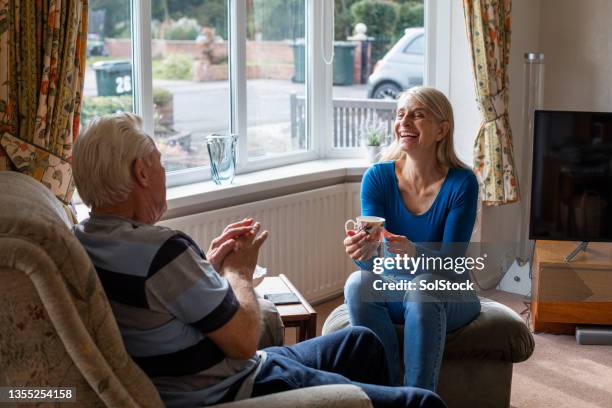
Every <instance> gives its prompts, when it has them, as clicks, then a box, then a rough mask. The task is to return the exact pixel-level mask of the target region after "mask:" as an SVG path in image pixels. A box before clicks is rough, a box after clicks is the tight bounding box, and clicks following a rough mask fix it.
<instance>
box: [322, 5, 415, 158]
mask: <svg viewBox="0 0 612 408" xmlns="http://www.w3.org/2000/svg"><path fill="white" fill-rule="evenodd" d="M424 21H425V7H424V4H423V1H410V2H404V1H388V2H350V1H347V2H337V4H336V9H335V42H334V55H335V56H334V63H333V71H334V74H333V83H334V87H333V102H332V104H333V108H332V109H333V134H332V138H331V139H332V140H331V143H330V144H331V148H332V149H335V150H336V151H345V152H350V151H353V152H354V151H355V148H357V147H360V146H363V145H374V146H380V145H384V144H386V143H389V141H390V140H391V138H392V132H393V121H394V117H395V115H394V113H395V99H396V98H397V96H398V95H399V94H400V92H401V91H402V90H405V89H407V88H410V87H411V86H415V85H421V84H423V76H424V72H425V70H424V58H423V55H422V54H423V49H424V28H423V27H424ZM419 47H420V55H411V54H419ZM406 52H409V53H410V54H406ZM349 154H355V153H349Z"/></svg>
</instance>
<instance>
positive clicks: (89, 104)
mask: <svg viewBox="0 0 612 408" xmlns="http://www.w3.org/2000/svg"><path fill="white" fill-rule="evenodd" d="M131 111H132V96H131V95H121V96H85V97H84V98H83V103H82V105H81V123H82V124H83V125H87V123H89V121H90V120H92V119H93V118H94V117H97V116H102V115H109V114H111V113H117V112H131Z"/></svg>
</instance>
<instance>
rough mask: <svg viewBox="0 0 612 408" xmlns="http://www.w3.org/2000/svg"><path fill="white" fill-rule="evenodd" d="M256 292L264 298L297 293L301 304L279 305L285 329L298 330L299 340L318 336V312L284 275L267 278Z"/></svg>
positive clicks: (258, 286)
mask: <svg viewBox="0 0 612 408" xmlns="http://www.w3.org/2000/svg"><path fill="white" fill-rule="evenodd" d="M255 291H256V292H257V293H258V294H259V295H261V296H263V295H265V294H270V293H288V292H291V293H295V295H296V296H297V297H298V299H299V301H300V302H299V303H294V304H290V305H278V306H277V308H278V312H279V314H280V317H281V319H282V321H283V324H284V325H285V327H296V328H297V340H298V341H304V340H308V339H312V338H313V337H316V335H317V312H316V311H315V310H314V309H313V308H312V306H310V303H308V301H307V300H306V299H304V296H302V294H301V293H300V292H299V291H298V290H297V289H296V288H295V286H293V284H292V283H291V281H289V279H288V278H287V277H286V276H285V275H283V274H280V275H278V276H270V277H265V278H264V279H263V281H262V282H261V283H260V284H259V285H257V287H256V288H255Z"/></svg>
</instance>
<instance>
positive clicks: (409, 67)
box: [368, 27, 425, 99]
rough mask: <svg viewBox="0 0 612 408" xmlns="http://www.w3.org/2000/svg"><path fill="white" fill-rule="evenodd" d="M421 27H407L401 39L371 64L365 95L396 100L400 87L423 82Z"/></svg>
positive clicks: (423, 49) (423, 65) (423, 39)
mask: <svg viewBox="0 0 612 408" xmlns="http://www.w3.org/2000/svg"><path fill="white" fill-rule="evenodd" d="M424 53H425V30H424V29H423V27H415V28H407V29H406V30H405V32H404V35H403V36H402V38H400V39H399V41H398V42H397V43H396V44H395V45H394V46H393V48H391V49H390V50H389V52H387V53H386V54H385V56H384V57H383V58H382V59H381V60H379V61H378V62H377V63H376V65H375V66H374V69H373V72H372V75H370V76H369V78H368V98H374V99H396V98H397V95H398V94H399V93H400V92H401V91H403V90H404V89H408V88H410V87H412V86H416V85H422V84H423V70H424V67H425V64H424Z"/></svg>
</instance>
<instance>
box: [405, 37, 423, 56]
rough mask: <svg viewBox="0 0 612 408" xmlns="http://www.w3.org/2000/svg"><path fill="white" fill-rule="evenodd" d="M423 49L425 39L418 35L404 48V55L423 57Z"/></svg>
mask: <svg viewBox="0 0 612 408" xmlns="http://www.w3.org/2000/svg"><path fill="white" fill-rule="evenodd" d="M424 49H425V38H424V37H423V36H422V35H420V36H418V37H416V38H415V39H414V40H412V42H410V44H408V46H407V47H406V48H404V52H405V53H406V54H416V55H423V51H424Z"/></svg>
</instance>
